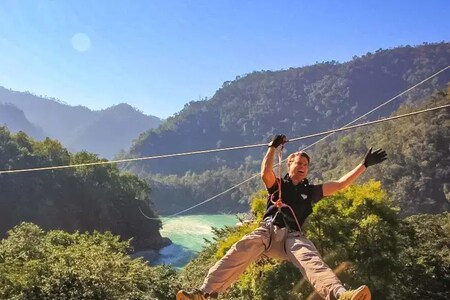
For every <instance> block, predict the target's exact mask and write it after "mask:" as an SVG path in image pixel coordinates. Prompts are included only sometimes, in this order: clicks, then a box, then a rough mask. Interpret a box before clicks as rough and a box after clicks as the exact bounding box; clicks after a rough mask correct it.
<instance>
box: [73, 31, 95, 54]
mask: <svg viewBox="0 0 450 300" xmlns="http://www.w3.org/2000/svg"><path fill="white" fill-rule="evenodd" d="M72 47H73V48H74V49H75V50H77V51H79V52H86V51H87V50H89V48H91V40H90V39H89V37H88V36H87V35H86V34H84V33H76V34H75V35H74V36H73V37H72Z"/></svg>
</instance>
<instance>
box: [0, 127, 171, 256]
mask: <svg viewBox="0 0 450 300" xmlns="http://www.w3.org/2000/svg"><path fill="white" fill-rule="evenodd" d="M97 161H99V159H98V158H97V156H96V155H95V154H92V153H88V152H78V153H75V154H70V153H69V152H68V151H67V149H65V148H64V147H62V146H61V144H60V143H59V142H58V141H56V140H50V139H48V138H47V139H45V140H44V141H42V142H37V141H34V140H32V139H31V138H29V137H28V136H27V135H26V134H24V133H23V132H19V133H18V134H11V133H10V132H9V131H8V130H7V129H6V128H5V127H0V170H10V169H23V168H36V167H44V166H51V165H68V164H80V163H87V162H97ZM0 191H1V193H0V238H3V237H5V235H6V232H7V230H10V229H11V228H12V227H13V226H15V225H18V224H19V223H20V222H23V221H26V222H33V223H35V224H37V225H39V226H41V227H42V228H44V229H62V230H65V231H69V232H73V231H76V230H79V231H81V232H83V231H90V232H92V231H94V230H98V231H111V232H112V233H114V234H117V235H120V236H121V238H122V239H130V238H133V241H132V244H133V245H134V246H135V247H136V249H143V248H146V249H148V248H153V249H159V248H161V247H162V246H164V245H167V244H168V243H169V241H168V240H167V239H165V238H162V237H161V235H160V234H159V229H160V227H161V222H160V221H159V220H150V219H147V218H145V217H144V216H143V215H142V214H141V213H140V211H139V209H141V210H142V211H143V212H145V214H146V215H148V216H151V217H156V215H155V213H154V212H153V210H152V209H151V208H149V207H148V194H149V187H148V185H147V184H146V183H145V182H144V181H142V180H140V179H138V178H137V177H136V176H134V175H131V174H124V173H120V172H119V170H118V169H117V167H115V166H113V165H102V166H95V167H78V168H72V169H63V170H55V171H40V172H32V173H11V174H0Z"/></svg>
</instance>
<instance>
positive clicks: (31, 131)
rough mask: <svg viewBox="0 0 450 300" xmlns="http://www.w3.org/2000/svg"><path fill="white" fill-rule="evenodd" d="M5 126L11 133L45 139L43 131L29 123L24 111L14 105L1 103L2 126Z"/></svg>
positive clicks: (0, 120) (0, 118) (0, 119)
mask: <svg viewBox="0 0 450 300" xmlns="http://www.w3.org/2000/svg"><path fill="white" fill-rule="evenodd" d="M5 125H7V126H8V128H9V130H11V132H14V133H17V132H19V131H23V132H26V133H27V134H28V135H30V136H31V137H32V138H34V139H37V140H42V139H43V138H44V137H45V133H44V132H43V131H42V129H41V128H39V127H37V126H36V125H34V124H32V123H31V122H30V121H28V119H27V118H26V117H25V114H24V113H23V111H22V110H20V109H19V108H17V107H16V106H14V105H12V104H8V103H0V126H5Z"/></svg>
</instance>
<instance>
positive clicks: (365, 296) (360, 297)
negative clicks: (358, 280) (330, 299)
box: [339, 285, 372, 300]
mask: <svg viewBox="0 0 450 300" xmlns="http://www.w3.org/2000/svg"><path fill="white" fill-rule="evenodd" d="M371 298H372V297H371V295H370V290H369V288H368V287H367V285H362V286H360V287H359V288H357V289H356V290H349V291H345V292H343V293H342V294H341V296H339V300H370V299H371Z"/></svg>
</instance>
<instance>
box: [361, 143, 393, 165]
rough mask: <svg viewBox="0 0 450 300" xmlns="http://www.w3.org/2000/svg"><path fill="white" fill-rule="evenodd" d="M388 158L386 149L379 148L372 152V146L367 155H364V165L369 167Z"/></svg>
mask: <svg viewBox="0 0 450 300" xmlns="http://www.w3.org/2000/svg"><path fill="white" fill-rule="evenodd" d="M386 158H387V154H386V151H384V150H382V149H378V150H376V151H375V152H372V147H370V149H369V151H367V153H366V156H365V157H364V166H365V167H366V168H368V167H369V166H373V165H376V164H379V163H380V162H382V161H385V160H386Z"/></svg>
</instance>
